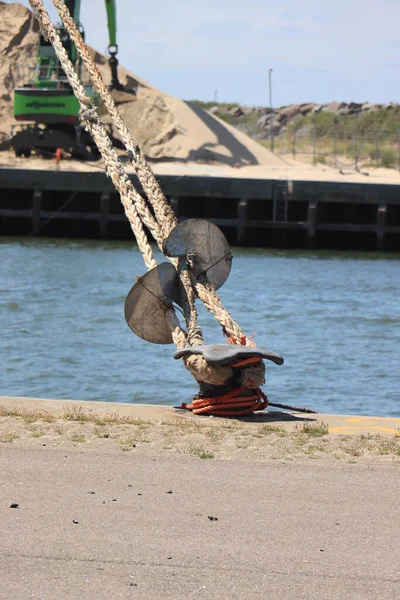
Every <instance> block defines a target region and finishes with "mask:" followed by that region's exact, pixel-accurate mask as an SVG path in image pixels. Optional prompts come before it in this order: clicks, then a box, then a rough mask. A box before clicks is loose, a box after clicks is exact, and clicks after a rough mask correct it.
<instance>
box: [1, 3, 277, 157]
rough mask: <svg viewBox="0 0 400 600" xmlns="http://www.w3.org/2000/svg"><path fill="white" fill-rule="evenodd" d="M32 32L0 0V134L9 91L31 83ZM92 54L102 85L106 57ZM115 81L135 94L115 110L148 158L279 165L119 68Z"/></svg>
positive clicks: (7, 117)
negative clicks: (133, 89)
mask: <svg viewBox="0 0 400 600" xmlns="http://www.w3.org/2000/svg"><path fill="white" fill-rule="evenodd" d="M84 26H85V23H84ZM86 27H87V28H88V27H90V24H86ZM37 32H38V25H37V22H36V20H35V18H34V17H33V15H32V13H31V12H30V11H29V10H28V9H27V8H25V7H24V6H22V5H20V4H5V3H4V2H1V1H0V119H1V124H0V132H6V133H9V132H10V130H11V125H12V123H13V117H12V104H13V88H14V87H15V86H16V85H21V84H23V83H28V82H29V81H31V80H32V75H31V74H29V71H28V67H29V66H32V67H33V66H34V65H35V63H36V43H37ZM92 52H93V55H94V57H95V60H96V63H97V65H98V68H99V70H100V72H101V73H102V75H103V77H104V79H105V81H106V82H107V83H108V82H109V81H110V71H109V67H108V62H107V58H106V57H105V56H104V55H102V54H100V53H99V52H96V51H95V50H92ZM119 77H120V81H121V83H122V84H123V85H126V86H127V88H129V89H132V88H136V90H137V96H136V98H135V97H134V96H132V95H128V94H125V95H124V94H122V96H121V95H119V100H120V101H121V100H122V102H121V103H120V110H121V113H122V115H123V117H124V119H125V120H126V123H127V125H128V127H129V129H130V131H131V132H132V135H133V137H134V139H135V141H137V142H138V143H139V144H140V146H141V147H142V149H143V151H144V152H145V154H146V155H147V156H148V157H149V158H151V159H153V160H157V161H174V160H178V161H180V162H181V161H184V162H202V163H209V164H224V165H229V166H243V165H256V164H265V165H271V166H274V165H277V166H278V165H281V160H280V159H279V158H278V157H276V156H274V155H273V154H272V153H270V152H268V151H267V150H266V149H265V148H263V147H262V146H260V145H259V144H258V143H257V142H256V141H254V140H252V139H251V138H249V137H248V136H247V135H245V134H244V133H242V132H240V131H238V130H237V129H235V128H234V127H231V126H229V125H227V124H226V123H224V122H223V121H221V120H219V119H218V118H217V117H215V116H212V115H210V114H209V113H207V112H206V111H204V110H203V109H201V108H199V107H198V106H196V105H193V104H190V103H187V102H184V101H182V100H178V99H177V98H173V97H171V96H168V95H167V94H164V93H163V92H161V91H159V90H157V89H156V88H154V87H152V86H151V85H149V84H148V83H146V82H145V81H143V80H141V79H140V78H138V77H136V76H135V75H134V74H133V73H130V72H129V71H127V70H126V69H124V68H123V67H120V68H119Z"/></svg>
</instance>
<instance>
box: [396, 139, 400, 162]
mask: <svg viewBox="0 0 400 600" xmlns="http://www.w3.org/2000/svg"><path fill="white" fill-rule="evenodd" d="M396 132H397V168H398V170H399V171H400V129H396Z"/></svg>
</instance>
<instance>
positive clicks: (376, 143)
mask: <svg viewBox="0 0 400 600" xmlns="http://www.w3.org/2000/svg"><path fill="white" fill-rule="evenodd" d="M375 154H376V160H379V159H380V157H381V153H380V151H379V131H377V132H376V134H375Z"/></svg>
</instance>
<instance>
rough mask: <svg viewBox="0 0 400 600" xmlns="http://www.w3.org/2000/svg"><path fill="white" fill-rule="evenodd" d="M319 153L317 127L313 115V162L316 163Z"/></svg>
mask: <svg viewBox="0 0 400 600" xmlns="http://www.w3.org/2000/svg"><path fill="white" fill-rule="evenodd" d="M316 154H317V127H316V124H315V117H313V163H314V164H315V159H316Z"/></svg>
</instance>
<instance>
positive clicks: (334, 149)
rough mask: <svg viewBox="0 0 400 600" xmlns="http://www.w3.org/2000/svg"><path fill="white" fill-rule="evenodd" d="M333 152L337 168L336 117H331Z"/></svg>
mask: <svg viewBox="0 0 400 600" xmlns="http://www.w3.org/2000/svg"><path fill="white" fill-rule="evenodd" d="M333 154H334V157H335V169H337V118H336V117H335V118H334V119H333Z"/></svg>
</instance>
